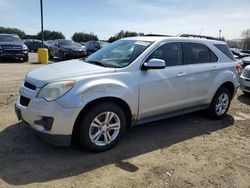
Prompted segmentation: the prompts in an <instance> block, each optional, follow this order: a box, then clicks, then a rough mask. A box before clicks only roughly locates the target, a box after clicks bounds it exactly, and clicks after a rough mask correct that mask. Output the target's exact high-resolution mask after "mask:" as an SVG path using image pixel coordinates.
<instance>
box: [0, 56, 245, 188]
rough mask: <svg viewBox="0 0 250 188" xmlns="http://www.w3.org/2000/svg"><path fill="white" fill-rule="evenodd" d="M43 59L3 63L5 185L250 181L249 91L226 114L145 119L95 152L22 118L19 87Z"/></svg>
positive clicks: (0, 143) (1, 165) (0, 130)
mask: <svg viewBox="0 0 250 188" xmlns="http://www.w3.org/2000/svg"><path fill="white" fill-rule="evenodd" d="M33 56H34V58H35V54H32V57H33ZM31 61H32V60H31ZM38 66H41V65H34V64H30V63H17V62H13V63H12V62H8V63H3V62H1V63H0V80H1V84H0V187H12V186H23V187H171V188H172V187H180V188H183V187H250V115H249V114H250V106H249V105H250V97H248V96H245V95H242V93H241V92H240V91H238V93H237V96H236V97H235V98H234V100H233V102H232V105H231V108H230V111H229V113H228V115H227V116H226V118H225V119H223V120H220V121H212V120H210V119H208V118H206V117H205V116H204V115H203V114H202V113H192V114H188V115H184V116H179V117H175V118H171V119H166V120H163V121H158V122H154V123H150V124H145V125H142V126H137V127H135V128H133V129H132V130H130V131H129V132H128V133H127V134H126V135H125V136H124V138H123V139H122V140H121V141H120V142H119V144H118V145H117V146H116V147H115V148H114V149H113V150H110V151H108V152H104V153H89V152H87V151H84V150H82V149H81V148H79V147H78V146H71V147H66V148H60V147H55V146H51V145H49V144H46V143H44V142H43V141H42V140H41V139H39V138H38V137H37V136H36V135H35V133H34V132H33V131H32V130H31V129H30V128H29V127H28V126H26V125H24V124H23V123H21V122H18V121H17V119H16V117H15V114H14V107H13V105H14V103H15V100H16V96H17V94H18V90H19V86H20V84H21V82H22V80H23V79H24V77H25V73H27V72H28V71H29V70H31V69H33V68H36V67H38Z"/></svg>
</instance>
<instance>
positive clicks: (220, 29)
mask: <svg viewBox="0 0 250 188" xmlns="http://www.w3.org/2000/svg"><path fill="white" fill-rule="evenodd" d="M219 39H221V29H220V30H219Z"/></svg>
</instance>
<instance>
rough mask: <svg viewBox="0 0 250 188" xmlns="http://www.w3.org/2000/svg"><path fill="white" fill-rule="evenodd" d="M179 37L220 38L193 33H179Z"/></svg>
mask: <svg viewBox="0 0 250 188" xmlns="http://www.w3.org/2000/svg"><path fill="white" fill-rule="evenodd" d="M177 36H178V37H193V38H203V39H210V40H219V39H218V38H215V37H210V36H204V35H193V34H180V35H177Z"/></svg>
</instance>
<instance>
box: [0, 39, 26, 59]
mask: <svg viewBox="0 0 250 188" xmlns="http://www.w3.org/2000/svg"><path fill="white" fill-rule="evenodd" d="M0 57H7V58H22V61H24V62H25V61H28V60H29V56H28V47H27V46H26V45H25V44H24V43H23V41H22V40H21V39H20V38H19V36H18V35H14V34H0Z"/></svg>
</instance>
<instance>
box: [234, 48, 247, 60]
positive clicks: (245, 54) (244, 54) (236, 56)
mask: <svg viewBox="0 0 250 188" xmlns="http://www.w3.org/2000/svg"><path fill="white" fill-rule="evenodd" d="M230 50H231V52H232V53H233V55H234V57H235V58H236V59H241V58H244V57H247V56H250V54H248V53H242V52H241V51H240V50H238V49H236V48H231V49H230Z"/></svg>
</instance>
